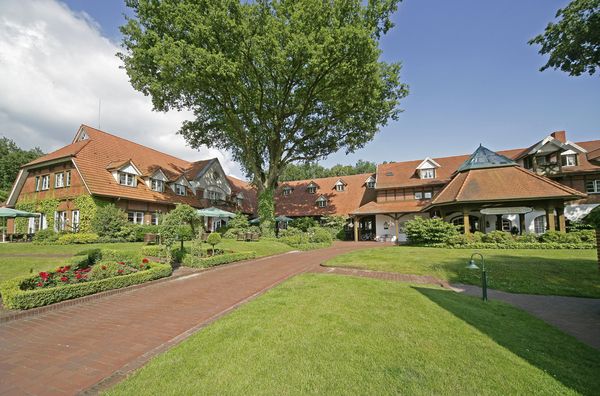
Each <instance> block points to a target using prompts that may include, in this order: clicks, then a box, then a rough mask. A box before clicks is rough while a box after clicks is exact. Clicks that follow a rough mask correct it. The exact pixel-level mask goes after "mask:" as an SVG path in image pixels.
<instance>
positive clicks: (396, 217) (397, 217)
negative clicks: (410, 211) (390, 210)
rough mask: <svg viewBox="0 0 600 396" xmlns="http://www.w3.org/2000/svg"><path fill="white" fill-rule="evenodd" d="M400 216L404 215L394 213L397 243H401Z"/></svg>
mask: <svg viewBox="0 0 600 396" xmlns="http://www.w3.org/2000/svg"><path fill="white" fill-rule="evenodd" d="M400 217H402V215H399V214H398V213H395V214H394V224H395V226H396V245H399V244H400V241H399V240H398V236H399V235H400V232H399V230H398V226H399V224H398V223H399V222H400Z"/></svg>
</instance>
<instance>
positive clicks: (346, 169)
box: [279, 160, 377, 181]
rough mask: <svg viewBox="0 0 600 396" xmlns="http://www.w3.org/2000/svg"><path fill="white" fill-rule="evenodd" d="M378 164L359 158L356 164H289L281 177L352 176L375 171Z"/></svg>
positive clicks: (292, 178)
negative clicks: (329, 165) (325, 165)
mask: <svg viewBox="0 0 600 396" xmlns="http://www.w3.org/2000/svg"><path fill="white" fill-rule="evenodd" d="M376 171H377V164H375V163H374V162H370V161H363V160H358V162H356V164H355V165H340V164H337V165H334V166H332V167H331V168H325V167H324V166H322V165H319V164H316V163H310V162H309V163H302V164H288V165H286V167H285V168H284V170H283V173H282V174H281V176H280V177H279V180H280V181H291V180H305V179H317V178H320V177H331V176H350V175H358V174H360V173H375V172H376Z"/></svg>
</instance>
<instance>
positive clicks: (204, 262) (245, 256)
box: [183, 252, 256, 268]
mask: <svg viewBox="0 0 600 396" xmlns="http://www.w3.org/2000/svg"><path fill="white" fill-rule="evenodd" d="M253 258H256V252H237V253H225V254H219V255H216V256H211V257H198V256H194V255H191V254H188V255H186V256H185V257H184V258H183V265H185V266H186V267H194V268H209V267H214V266H217V265H221V264H228V263H233V262H235V261H242V260H250V259H253Z"/></svg>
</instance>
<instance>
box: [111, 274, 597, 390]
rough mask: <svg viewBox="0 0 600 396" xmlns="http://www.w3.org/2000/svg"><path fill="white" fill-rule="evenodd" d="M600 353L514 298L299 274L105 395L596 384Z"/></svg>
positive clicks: (571, 387) (561, 387)
mask: <svg viewBox="0 0 600 396" xmlns="http://www.w3.org/2000/svg"><path fill="white" fill-rule="evenodd" d="M598 372H600V352H598V351H596V350H594V349H592V348H590V347H588V346H586V345H584V344H582V343H580V342H578V341H577V340H575V339H574V338H572V337H571V336H568V335H566V334H564V333H562V332H560V331H558V330H556V329H555V328H553V327H551V326H549V325H547V324H546V323H544V322H542V321H540V320H538V319H536V318H534V317H532V316H530V315H528V314H526V313H525V312H523V311H521V310H519V309H516V308H514V307H512V306H509V305H506V304H503V303H500V302H496V301H491V302H489V303H483V302H482V301H480V300H479V299H477V298H474V297H469V296H464V295H459V294H456V293H453V292H449V291H445V290H441V289H436V288H428V287H422V286H419V287H414V286H410V285H407V284H403V283H393V282H385V281H379V280H373V279H365V278H354V277H344V276H336V275H323V274H320V275H317V274H306V275H301V276H298V277H295V278H292V279H291V280H288V281H286V282H285V283H284V284H282V285H280V286H279V287H277V288H275V289H273V290H271V291H269V292H268V293H266V294H265V295H263V296H261V297H259V298H258V299H257V300H254V301H252V302H250V303H248V304H246V305H244V306H242V307H240V308H238V309H237V310H236V311H234V312H232V313H231V314H229V315H227V316H226V317H224V318H222V319H220V320H218V321H217V322H215V323H213V324H211V325H209V326H208V327H207V328H205V329H203V330H201V331H200V332H198V333H197V334H195V335H193V336H192V337H191V338H189V339H188V340H186V341H184V342H183V343H181V344H180V345H178V346H176V347H175V348H173V349H171V350H169V351H168V352H166V353H164V354H162V355H160V356H158V357H156V358H154V359H153V360H151V361H150V362H149V363H148V364H147V365H146V366H145V367H143V368H141V369H140V370H138V371H137V372H135V373H134V374H132V375H131V376H130V377H129V378H127V379H126V380H125V381H124V382H122V383H120V384H118V385H117V386H116V387H114V388H113V389H111V390H109V391H108V392H107V393H108V394H110V395H130V394H136V395H140V394H141V395H154V394H163V395H179V394H182V395H195V394H219V395H223V394H224V395H228V394H231V395H234V394H235V395H237V394H244V395H249V394H261V395H263V394H268V395H288V394H337V395H346V394H364V395H381V394H422V395H430V394H494V395H504V394H544V395H551V394H554V395H559V394H560V395H565V394H577V393H581V394H594V393H596V392H597V391H598V389H600V376H598Z"/></svg>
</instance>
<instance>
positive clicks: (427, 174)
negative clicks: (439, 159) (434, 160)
mask: <svg viewBox="0 0 600 396" xmlns="http://www.w3.org/2000/svg"><path fill="white" fill-rule="evenodd" d="M419 173H420V176H421V179H435V168H426V169H420V170H419Z"/></svg>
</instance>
